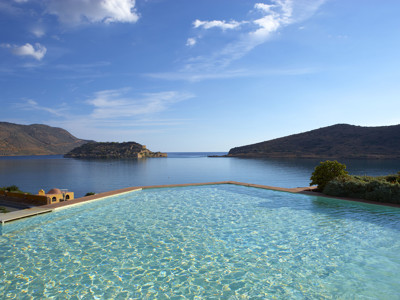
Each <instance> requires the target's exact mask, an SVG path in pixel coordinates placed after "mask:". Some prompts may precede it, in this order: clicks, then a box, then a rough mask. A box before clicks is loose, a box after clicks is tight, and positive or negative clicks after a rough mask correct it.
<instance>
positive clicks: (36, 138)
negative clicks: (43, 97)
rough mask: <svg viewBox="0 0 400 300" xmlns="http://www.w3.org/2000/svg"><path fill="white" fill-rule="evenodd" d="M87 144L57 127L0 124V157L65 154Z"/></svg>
mask: <svg viewBox="0 0 400 300" xmlns="http://www.w3.org/2000/svg"><path fill="white" fill-rule="evenodd" d="M87 142H88V141H85V140H81V139H78V138H76V137H74V136H73V135H72V134H70V133H69V132H68V131H66V130H64V129H61V128H57V127H51V126H47V125H41V124H33V125H19V124H13V123H7V122H0V156H16V155H53V154H65V153H67V152H68V151H70V150H72V149H74V148H75V147H78V146H80V145H82V144H85V143H87Z"/></svg>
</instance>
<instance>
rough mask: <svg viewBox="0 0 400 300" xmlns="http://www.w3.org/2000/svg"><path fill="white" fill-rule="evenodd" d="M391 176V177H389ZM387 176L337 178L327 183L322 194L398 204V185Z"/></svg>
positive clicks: (399, 187) (399, 193) (399, 196)
mask: <svg viewBox="0 0 400 300" xmlns="http://www.w3.org/2000/svg"><path fill="white" fill-rule="evenodd" d="M389 176H392V175H389ZM387 177H388V176H379V177H371V176H349V175H348V176H339V177H337V178H335V179H333V180H331V181H330V182H328V183H327V184H326V186H325V188H324V190H323V192H324V194H326V195H330V196H338V197H351V198H359V199H365V200H370V201H376V202H385V203H395V204H400V183H398V182H397V181H395V182H393V181H390V180H389V181H388V180H387Z"/></svg>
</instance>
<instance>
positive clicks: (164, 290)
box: [0, 185, 400, 299]
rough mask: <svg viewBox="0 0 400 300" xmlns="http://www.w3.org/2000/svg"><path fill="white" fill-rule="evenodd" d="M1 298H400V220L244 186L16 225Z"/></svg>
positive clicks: (0, 250)
mask: <svg viewBox="0 0 400 300" xmlns="http://www.w3.org/2000/svg"><path fill="white" fill-rule="evenodd" d="M1 230H2V235H1V236H0V298H5V299H8V298H18V299H21V298H26V299H29V298H37V299H39V298H57V299H58V298H61V299H63V298H72V299H136V298H146V297H147V298H148V299H153V298H156V299H170V298H171V299H184V298H188V299H193V298H195V299H220V298H221V299H242V298H244V299H246V298H251V299H275V298H276V299H338V298H340V299H355V298H357V299H399V298H400V284H399V283H400V279H399V278H400V277H399V270H400V209H396V208H390V207H382V206H377V205H369V204H362V203H353V202H348V201H341V200H334V199H329V198H321V197H314V196H306V195H298V194H290V193H284V192H276V191H271V190H264V189H257V188H249V187H243V186H235V185H218V186H202V187H185V188H164V189H152V190H143V191H139V192H132V193H129V194H124V195H120V196H115V197H112V198H108V199H104V200H100V201H95V202H92V203H89V204H85V205H82V206H78V207H73V208H69V209H64V210H60V211H58V212H54V213H51V214H46V215H41V216H37V217H34V218H30V219H25V220H21V221H17V222H13V223H10V224H5V225H4V226H3V227H2V228H1Z"/></svg>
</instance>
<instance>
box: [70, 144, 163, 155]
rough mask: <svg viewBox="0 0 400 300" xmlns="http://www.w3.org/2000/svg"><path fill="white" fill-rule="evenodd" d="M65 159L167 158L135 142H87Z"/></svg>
mask: <svg viewBox="0 0 400 300" xmlns="http://www.w3.org/2000/svg"><path fill="white" fill-rule="evenodd" d="M64 157H66V158H100V159H130V158H148V157H167V153H162V152H152V151H150V150H149V149H147V148H146V146H145V145H141V144H139V143H136V142H124V143H117V142H89V143H87V144H84V145H82V146H80V147H77V148H75V149H73V150H71V151H70V152H68V153H67V154H65V155H64Z"/></svg>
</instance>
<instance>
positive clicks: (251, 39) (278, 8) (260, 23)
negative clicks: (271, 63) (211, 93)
mask: <svg viewBox="0 0 400 300" xmlns="http://www.w3.org/2000/svg"><path fill="white" fill-rule="evenodd" d="M325 1H326V0H271V4H265V3H256V4H254V7H253V11H251V12H250V13H249V15H250V16H253V18H251V19H248V20H244V21H240V22H239V21H236V20H232V21H230V22H226V21H218V20H214V21H200V20H196V21H194V23H193V25H194V27H195V28H204V29H210V28H214V27H219V28H221V29H223V30H226V29H238V30H237V32H238V35H237V36H236V37H234V38H233V40H232V41H231V42H230V43H228V44H227V45H225V46H224V47H223V48H222V49H219V50H217V51H215V52H213V53H211V54H210V55H206V56H198V57H196V58H192V59H190V60H188V61H187V63H186V65H185V66H184V67H183V68H182V69H181V71H180V72H181V73H182V74H183V75H184V76H182V78H185V76H186V78H190V77H191V75H194V76H195V77H197V78H199V77H200V78H201V77H202V76H199V74H201V73H204V74H212V73H215V72H219V73H221V72H223V71H224V70H226V69H227V67H228V66H229V65H230V64H231V63H232V62H233V61H235V60H238V59H240V58H242V57H243V56H245V55H246V54H247V53H249V52H250V51H251V50H253V49H254V48H255V47H257V46H259V45H261V44H264V43H266V42H267V41H268V40H269V39H270V38H271V36H272V35H273V34H275V33H277V32H278V31H279V30H281V29H282V28H284V27H286V26H289V25H292V24H294V23H298V22H301V21H304V20H305V19H307V18H309V17H311V16H312V15H313V14H314V13H315V12H316V11H317V9H318V8H319V7H320V6H321V5H322V4H323V3H324V2H325ZM242 25H243V26H242ZM203 38H204V37H203ZM203 78H207V76H204V77H203Z"/></svg>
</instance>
